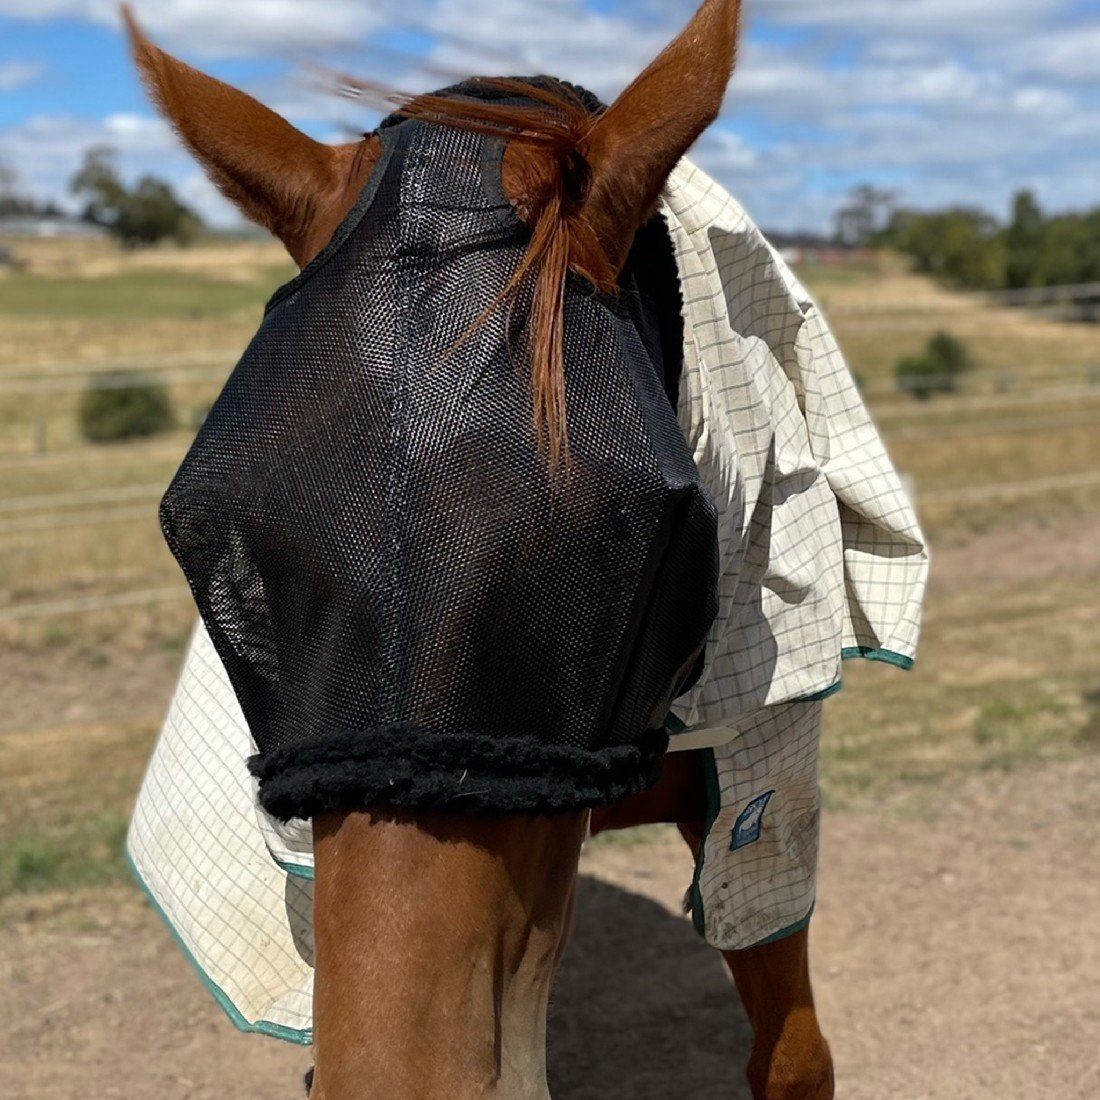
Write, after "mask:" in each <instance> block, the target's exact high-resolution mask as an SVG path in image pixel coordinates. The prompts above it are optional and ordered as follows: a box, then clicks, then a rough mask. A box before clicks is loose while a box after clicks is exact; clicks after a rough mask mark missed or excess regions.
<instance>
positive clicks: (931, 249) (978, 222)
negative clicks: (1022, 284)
mask: <svg viewBox="0 0 1100 1100" xmlns="http://www.w3.org/2000/svg"><path fill="white" fill-rule="evenodd" d="M880 240H881V241H882V242H883V243H885V244H889V245H891V246H892V247H894V248H897V249H898V250H899V251H901V252H905V253H907V254H908V255H909V256H911V257H912V258H913V260H914V262H915V264H916V268H917V270H918V271H920V272H922V273H924V274H926V275H935V276H937V277H939V278H942V279H944V280H946V281H948V282H951V283H955V284H956V285H958V286H962V287H973V288H978V289H983V290H989V289H995V288H1000V287H1003V286H1004V284H1005V267H1006V264H1007V254H1006V247H1005V239H1004V233H1003V232H1002V229H1001V226H1000V225H999V224H998V222H997V219H996V218H995V217H993V215H992V214H988V213H986V212H985V211H984V210H974V209H971V208H968V207H953V208H951V209H949V210H942V211H935V212H932V213H925V212H922V211H915V210H898V211H895V212H894V214H893V215H892V217H891V219H890V224H889V226H888V227H887V229H886V230H885V232H884V233H883V234H882V235H881V237H880Z"/></svg>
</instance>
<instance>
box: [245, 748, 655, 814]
mask: <svg viewBox="0 0 1100 1100" xmlns="http://www.w3.org/2000/svg"><path fill="white" fill-rule="evenodd" d="M667 750H668V733H667V731H665V730H656V731H651V732H650V733H647V734H646V736H645V738H644V739H643V740H642V741H641V742H639V743H638V744H636V745H622V746H617V747H615V748H609V749H600V750H595V751H590V750H586V749H578V748H572V747H570V746H568V745H543V744H540V743H539V742H538V741H535V740H532V739H530V738H520V737H509V738H498V737H484V736H479V735H477V734H452V733H446V734H444V733H428V732H425V731H424V730H419V729H410V728H408V727H403V726H393V727H388V728H382V729H373V730H367V731H363V732H342V733H337V734H333V735H332V736H330V737H326V738H325V739H324V740H321V741H317V742H313V743H311V744H308V745H299V746H291V747H288V748H285V749H280V750H278V751H277V752H273V753H270V754H268V755H266V756H264V755H260V756H254V757H252V758H251V759H250V760H249V762H248V767H249V771H251V772H252V774H253V775H254V776H256V778H257V779H258V780H259V781H260V791H259V797H260V803H261V805H262V806H263V808H264V809H265V810H266V811H267V812H268V813H269V814H271V816H272V817H274V818H276V819H277V820H279V821H289V820H291V819H292V818H302V819H308V818H312V817H315V816H316V815H317V814H320V813H325V812H329V811H342V812H352V811H355V810H367V809H370V808H372V807H375V806H389V807H407V808H417V809H433V810H443V811H448V812H452V813H467V814H468V813H492V814H497V813H499V814H551V813H561V812H563V811H565V810H580V809H589V808H592V807H597V806H607V805H610V804H611V803H613V802H618V801H619V800H620V799H623V798H627V797H629V796H630V795H633V794H638V793H640V792H642V791H645V790H648V789H649V788H650V787H652V786H654V785H655V784H656V782H657V780H658V779H659V778H660V776H661V760H662V758H663V757H664V755H665V753H666V752H667Z"/></svg>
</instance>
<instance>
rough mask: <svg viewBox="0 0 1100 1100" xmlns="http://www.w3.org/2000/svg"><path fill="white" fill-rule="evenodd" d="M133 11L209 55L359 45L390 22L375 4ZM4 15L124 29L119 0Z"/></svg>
mask: <svg viewBox="0 0 1100 1100" xmlns="http://www.w3.org/2000/svg"><path fill="white" fill-rule="evenodd" d="M134 6H135V8H136V11H137V14H138V18H139V19H140V20H141V22H142V25H143V26H144V27H145V29H146V30H147V31H148V32H149V33H150V34H151V35H154V36H157V37H158V39H163V41H164V42H165V44H166V45H169V46H172V47H175V48H178V49H181V50H188V51H192V52H195V53H200V54H202V55H204V56H207V57H245V56H253V55H264V54H269V53H298V52H300V51H308V50H325V49H335V48H341V47H348V46H354V45H356V44H358V43H360V42H361V41H362V40H363V37H364V36H365V35H367V34H369V33H370V32H371V31H373V30H375V29H377V28H378V27H380V26H382V25H383V23H384V22H385V19H384V16H383V14H382V13H383V11H384V4H382V3H378V2H371V0H160V2H159V3H156V4H153V3H148V2H147V3H141V2H140V0H138V2H137V3H135V5H134ZM0 15H11V16H18V17H20V18H24V19H33V20H48V19H56V18H59V17H67V18H71V19H84V20H87V21H89V22H93V23H100V24H104V25H106V26H112V27H116V26H120V25H121V19H120V16H119V12H118V4H117V3H116V0H0Z"/></svg>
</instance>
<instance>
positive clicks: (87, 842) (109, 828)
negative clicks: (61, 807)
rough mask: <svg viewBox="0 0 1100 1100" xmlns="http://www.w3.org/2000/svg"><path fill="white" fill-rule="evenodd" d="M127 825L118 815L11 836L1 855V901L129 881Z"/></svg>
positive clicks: (108, 815)
mask: <svg viewBox="0 0 1100 1100" xmlns="http://www.w3.org/2000/svg"><path fill="white" fill-rule="evenodd" d="M126 828H127V821H126V819H125V818H124V817H120V816H118V815H116V814H103V815H102V816H100V817H93V818H89V819H84V820H81V821H78V822H73V823H70V824H69V825H67V826H65V827H61V828H54V829H50V830H49V831H46V832H42V833H24V834H23V835H17V836H15V837H14V838H13V840H12V842H11V844H9V845H7V846H6V849H5V851H4V853H3V854H2V855H0V899H3V898H6V897H10V896H12V895H15V894H30V893H37V892H40V891H43V890H65V891H72V890H78V889H81V888H82V887H87V886H101V885H104V884H106V883H110V882H115V881H118V880H121V879H123V878H125V875H126V866H125V862H124V860H123V855H122V851H123V845H124V843H125V840H126Z"/></svg>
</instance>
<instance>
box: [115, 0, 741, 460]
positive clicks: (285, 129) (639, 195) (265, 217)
mask: <svg viewBox="0 0 1100 1100" xmlns="http://www.w3.org/2000/svg"><path fill="white" fill-rule="evenodd" d="M740 6H741V4H740V0H706V2H705V3H704V4H703V5H702V7H701V8H700V9H699V11H698V12H697V13H696V15H695V17H694V19H693V20H692V21H691V23H690V24H689V25H688V27H687V28H686V29H685V30H684V31H683V33H682V34H681V35H680V36H679V37H678V38H676V39H675V41H673V42H672V43H671V44H670V45H669V46H668V48H667V49H665V50H664V51H663V52H662V53H661V55H660V56H659V57H658V58H657V59H656V60H655V61H654V62H653V63H652V64H651V65H650V66H649V67H648V68H647V69H646V70H645V71H644V72H643V73H642V74H641V76H639V77H638V79H637V80H635V81H634V83H633V84H631V85H630V87H629V88H627V90H626V91H625V92H623V94H622V95H621V96H620V97H619V99H618V100H617V101H616V102H615V103H614V104H613V105H612V106H611V107H610V108H609V109H608V110H606V111H604V112H602V113H599V114H594V113H589V112H587V111H585V110H583V109H580V108H579V107H578V105H577V104H576V103H570V102H569V101H568V98H565V99H562V98H561V97H560V96H559V97H557V101H556V102H555V97H553V96H550V97H548V98H547V99H544V100H541V101H536V103H535V104H534V108H535V109H534V110H532V109H531V107H532V105H531V104H528V105H527V107H526V109H525V110H524V109H519V110H517V109H516V108H514V107H512V108H509V107H507V106H501V105H499V104H497V105H487V104H483V105H481V106H480V107H474V108H471V106H470V104H469V102H468V101H467V103H466V105H465V107H459V109H455V107H454V104H455V102H456V101H454V100H451V101H450V105H448V104H447V103H446V102H445V101H443V100H441V99H440V98H438V97H432V96H428V97H420V98H418V99H415V100H413V101H412V102H411V103H410V104H409V105H408V106H407V107H406V109H405V110H406V112H407V113H408V114H411V115H414V116H419V117H422V118H427V119H431V120H432V121H437V122H442V123H444V124H450V125H455V126H467V127H474V128H483V129H484V128H487V129H489V130H491V131H493V132H496V133H497V134H500V135H503V136H505V138H506V140H507V151H506V154H505V157H504V165H503V182H504V187H505V191H506V193H507V195H508V198H509V199H510V201H511V203H512V205H513V206H514V208H515V209H516V210H517V211H518V212H519V213H520V215H521V216H522V218H523V219H524V220H525V221H526V222H527V223H528V224H529V225H531V226H532V227H533V228H534V233H533V236H532V241H531V246H530V248H529V250H528V257H527V263H526V264H525V265H524V271H525V272H527V271H538V273H539V287H540V289H539V292H538V293H537V294H536V296H535V298H534V302H533V306H532V312H533V317H534V321H535V326H534V328H535V331H536V334H537V341H536V344H535V354H534V387H533V388H534V395H535V411H536V419H537V421H539V423H540V424H541V425H542V426H543V427H549V428H550V429H551V430H550V432H549V438H550V441H551V444H552V445H556V444H557V443H559V442H562V441H563V440H564V389H563V385H562V382H561V363H560V360H561V352H560V342H561V331H560V329H561V325H562V317H561V308H560V301H561V297H562V286H563V283H564V279H565V276H566V272H567V271H568V270H569V269H572V270H574V271H577V272H579V273H581V274H583V275H584V276H585V277H586V278H588V279H589V281H591V282H593V283H594V284H595V285H596V286H598V287H599V288H600V289H602V290H605V291H610V290H613V289H614V288H615V286H616V284H617V281H618V278H619V275H620V274H621V272H622V269H623V267H624V265H625V263H626V261H627V258H628V255H629V252H630V249H631V245H632V242H633V241H634V238H635V234H636V233H637V231H638V229H639V227H640V226H641V225H642V224H643V223H644V222H645V221H646V220H647V218H648V217H649V216H650V215H651V214H652V212H653V210H654V208H655V205H656V203H657V200H658V198H659V196H660V193H661V190H662V188H663V187H664V185H665V182H666V181H667V179H668V176H669V174H670V173H671V171H672V169H673V168H674V167H675V165H676V163H677V161H678V160H679V159H680V158H681V157H682V156H683V155H684V154H685V153H686V152H687V150H688V149H689V148H690V147H691V145H692V144H693V143H694V142H695V141H696V139H697V138H698V137H699V136H700V135H701V134H702V133H703V131H704V130H705V129H706V128H707V127H708V126H709V125H710V124H711V123H712V122H713V121H714V120H715V118H716V117H717V115H718V112H719V110H720V108H721V104H722V99H723V97H724V95H725V90H726V86H727V83H728V81H729V77H730V73H731V71H732V68H733V63H734V58H735V53H736V45H737V34H738V24H739V13H740ZM123 11H124V15H125V18H126V22H127V26H128V28H129V32H130V37H131V41H132V45H133V51H134V56H135V59H136V61H137V64H138V67H139V69H140V70H141V74H142V77H143V79H144V81H145V83H146V85H147V87H148V89H149V91H150V93H151V95H152V97H153V100H154V101H155V103H156V104H157V106H158V107H159V108H160V110H161V111H162V113H163V114H164V115H165V116H166V117H167V119H168V120H169V121H170V122H171V123H172V125H173V126H174V127H175V129H176V130H177V132H178V133H179V135H180V136H181V138H182V139H183V140H184V142H185V143H186V144H187V146H188V148H189V149H190V150H191V152H192V153H193V154H194V155H195V156H196V157H197V158H198V160H199V161H200V162H201V163H202V165H203V167H204V168H205V169H206V171H207V173H208V174H209V175H210V178H211V179H212V180H213V182H214V183H215V184H216V185H217V186H218V188H219V189H220V190H221V191H222V193H223V194H224V195H226V197H228V198H229V199H230V200H231V201H232V202H234V203H235V204H236V205H237V206H238V207H239V209H240V210H241V211H242V212H243V213H244V214H245V216H246V217H248V218H249V219H251V220H252V221H254V222H257V223H258V224H259V225H261V226H263V227H264V228H266V229H268V230H270V231H271V232H272V233H273V234H274V235H275V236H277V237H278V238H279V239H280V240H281V241H282V242H283V244H284V245H285V246H286V248H287V250H288V251H289V252H290V255H291V256H292V257H293V258H294V260H295V261H296V262H297V263H298V265H299V266H300V267H305V266H306V265H307V264H308V263H309V262H310V261H311V260H312V259H313V258H314V257H316V256H317V255H318V253H320V252H321V251H322V250H323V249H324V247H325V245H326V243H327V242H328V241H329V240H330V239H331V238H332V236H333V234H334V232H335V231H336V230H337V228H338V227H339V226H340V225H341V223H342V221H343V220H344V218H345V217H346V216H347V214H348V213H349V211H351V210H352V208H353V207H354V205H355V203H356V201H357V199H358V197H359V196H360V194H361V193H362V191H363V188H364V186H365V185H366V183H367V182H368V181H369V179H370V177H371V174H372V173H373V171H374V169H375V167H376V165H377V162H378V160H379V157H380V155H381V142H380V139H379V135H378V133H372V134H368V135H366V136H365V137H364V138H363V139H362V140H361V141H358V142H354V143H350V144H344V145H326V144H323V143H321V142H318V141H314V140H313V139H312V138H310V137H308V136H307V135H306V134H303V133H302V132H301V131H299V130H297V129H296V128H295V127H293V126H292V125H290V123H288V122H287V121H285V120H284V119H282V118H280V117H279V116H278V115H277V114H275V113H274V112H273V111H270V110H269V109H268V108H266V107H264V106H263V105H262V104H260V103H258V102H257V101H256V100H254V99H252V98H251V97H250V96H247V95H245V94H244V93H242V92H239V91H237V90H236V89H234V88H232V87H230V86H228V85H226V84H224V83H222V82H221V81H219V80H215V79H213V78H212V77H209V76H206V75H205V74H203V73H201V72H199V71H197V70H196V69H193V68H191V67H190V66H188V65H185V64H183V63H182V62H180V61H178V60H176V59H175V58H173V57H171V56H170V55H168V54H167V53H165V52H164V51H163V50H161V49H159V48H158V47H157V46H155V45H154V44H153V43H152V42H150V41H149V39H148V38H147V37H146V36H145V35H144V33H143V32H142V30H141V29H140V27H139V26H138V24H137V22H136V20H135V19H134V17H133V15H132V14H131V13H130V11H129V9H128V8H126V7H124V8H123ZM497 289H498V292H499V293H500V295H501V296H503V292H504V291H505V287H503V286H502V287H499V288H497ZM555 449H556V446H555Z"/></svg>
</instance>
